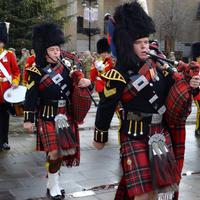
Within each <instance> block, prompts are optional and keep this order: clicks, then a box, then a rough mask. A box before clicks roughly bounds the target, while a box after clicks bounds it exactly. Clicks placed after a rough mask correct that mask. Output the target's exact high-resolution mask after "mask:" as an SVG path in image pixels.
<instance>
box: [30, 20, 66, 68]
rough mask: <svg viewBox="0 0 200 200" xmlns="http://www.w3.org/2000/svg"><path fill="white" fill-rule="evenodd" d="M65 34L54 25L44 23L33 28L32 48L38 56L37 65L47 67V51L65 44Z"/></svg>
mask: <svg viewBox="0 0 200 200" xmlns="http://www.w3.org/2000/svg"><path fill="white" fill-rule="evenodd" d="M64 42H65V40H64V34H63V32H62V31H61V30H60V28H59V27H58V26H57V25H56V24H53V23H44V24H40V25H37V26H35V27H34V28H33V38H32V47H33V49H34V51H35V55H36V65H37V66H40V67H45V66H46V58H45V56H46V50H47V48H48V47H50V46H54V45H58V46H60V45H61V44H64Z"/></svg>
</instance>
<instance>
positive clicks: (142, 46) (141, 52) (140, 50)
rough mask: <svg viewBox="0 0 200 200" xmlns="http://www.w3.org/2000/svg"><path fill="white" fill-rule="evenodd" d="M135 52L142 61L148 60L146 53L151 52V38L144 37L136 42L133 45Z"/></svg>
mask: <svg viewBox="0 0 200 200" xmlns="http://www.w3.org/2000/svg"><path fill="white" fill-rule="evenodd" d="M133 50H134V52H135V54H136V55H137V56H138V57H139V58H140V59H141V60H146V59H147V58H148V55H147V54H146V52H148V51H149V38H148V37H144V38H140V39H138V40H135V42H134V43H133Z"/></svg>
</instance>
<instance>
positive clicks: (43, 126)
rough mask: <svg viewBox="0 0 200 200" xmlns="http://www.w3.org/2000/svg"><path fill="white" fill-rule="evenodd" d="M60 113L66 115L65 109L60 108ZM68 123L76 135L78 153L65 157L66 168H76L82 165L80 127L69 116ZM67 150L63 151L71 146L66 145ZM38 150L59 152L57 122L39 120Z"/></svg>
mask: <svg viewBox="0 0 200 200" xmlns="http://www.w3.org/2000/svg"><path fill="white" fill-rule="evenodd" d="M59 113H62V114H64V113H65V109H64V108H60V110H59ZM68 122H69V124H70V127H71V129H72V131H73V133H74V134H75V138H76V144H74V145H75V147H76V153H75V155H69V156H64V157H63V161H64V163H63V164H64V165H66V166H76V165H79V163H80V144H79V132H78V126H77V125H76V124H75V123H72V120H71V119H70V117H69V116H68ZM65 147H66V148H62V149H63V150H67V149H68V148H69V145H65ZM36 149H37V150H38V151H46V152H50V151H53V150H59V146H58V140H57V136H56V129H55V122H54V121H45V120H43V119H41V118H39V119H38V123H37V146H36Z"/></svg>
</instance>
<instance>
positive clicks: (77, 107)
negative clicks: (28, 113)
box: [58, 53, 97, 124]
mask: <svg viewBox="0 0 200 200" xmlns="http://www.w3.org/2000/svg"><path fill="white" fill-rule="evenodd" d="M68 54H69V55H70V56H72V57H70V58H69V59H73V61H74V63H73V64H74V65H73V66H72V65H71V63H70V61H69V60H68V59H66V58H63V57H61V58H58V61H59V62H60V63H61V64H62V65H63V66H64V67H65V68H66V69H67V70H68V72H69V74H70V76H71V78H72V84H73V91H72V97H71V102H72V107H71V108H72V115H73V118H74V120H75V121H76V122H77V123H79V124H81V123H83V120H84V118H85V116H86V114H87V113H88V111H89V109H90V106H91V102H92V101H93V102H94V104H95V106H97V103H96V102H95V100H94V98H93V97H92V95H91V92H90V88H89V87H84V88H80V87H78V82H79V80H80V79H81V78H83V77H84V75H83V73H82V66H81V63H80V62H79V61H78V59H76V60H75V59H74V57H73V55H72V54H70V53H68ZM66 57H67V58H68V56H66Z"/></svg>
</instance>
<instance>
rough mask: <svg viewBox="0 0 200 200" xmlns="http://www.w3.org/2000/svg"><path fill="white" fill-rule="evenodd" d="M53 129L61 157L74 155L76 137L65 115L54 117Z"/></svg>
mask: <svg viewBox="0 0 200 200" xmlns="http://www.w3.org/2000/svg"><path fill="white" fill-rule="evenodd" d="M55 127H56V136H57V141H58V146H59V151H60V154H61V155H63V156H68V155H74V154H75V153H76V137H75V134H74V133H73V131H72V129H71V128H70V126H69V124H68V122H67V117H66V115H63V114H58V115H56V117H55Z"/></svg>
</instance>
